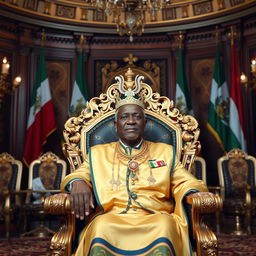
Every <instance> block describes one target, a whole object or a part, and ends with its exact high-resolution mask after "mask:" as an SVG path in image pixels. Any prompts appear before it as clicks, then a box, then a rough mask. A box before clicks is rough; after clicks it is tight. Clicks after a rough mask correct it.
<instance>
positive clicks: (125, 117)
mask: <svg viewBox="0 0 256 256" xmlns="http://www.w3.org/2000/svg"><path fill="white" fill-rule="evenodd" d="M127 117H128V116H127V115H122V116H121V117H120V119H121V120H125V119H127Z"/></svg>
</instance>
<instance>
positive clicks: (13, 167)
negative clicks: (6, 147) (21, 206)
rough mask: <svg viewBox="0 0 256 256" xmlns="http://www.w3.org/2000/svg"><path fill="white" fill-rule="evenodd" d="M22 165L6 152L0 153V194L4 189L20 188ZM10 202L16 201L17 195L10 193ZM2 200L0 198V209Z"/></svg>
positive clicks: (0, 194)
mask: <svg viewBox="0 0 256 256" xmlns="http://www.w3.org/2000/svg"><path fill="white" fill-rule="evenodd" d="M22 170H23V165H22V162H21V161H19V160H17V159H15V158H14V157H13V156H12V155H10V154H8V153H7V152H4V153H1V154H0V196H2V193H3V192H5V191H7V190H8V191H12V190H16V191H18V190H20V186H21V177H22ZM10 200H11V203H18V202H19V198H18V196H14V194H11V197H10ZM2 203H3V201H2V200H1V198H0V210H1V207H2Z"/></svg>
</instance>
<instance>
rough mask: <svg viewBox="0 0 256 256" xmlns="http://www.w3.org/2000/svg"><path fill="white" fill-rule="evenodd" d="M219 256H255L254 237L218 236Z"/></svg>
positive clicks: (255, 245)
mask: <svg viewBox="0 0 256 256" xmlns="http://www.w3.org/2000/svg"><path fill="white" fill-rule="evenodd" d="M218 241H219V256H256V235H251V236H235V235H219V236H218Z"/></svg>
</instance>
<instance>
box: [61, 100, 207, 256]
mask: <svg viewBox="0 0 256 256" xmlns="http://www.w3.org/2000/svg"><path fill="white" fill-rule="evenodd" d="M145 126H146V119H145V113H144V105H143V103H142V102H141V101H140V100H139V99H137V98H135V97H134V95H130V96H129V95H128V96H127V95H126V98H125V99H121V100H119V101H118V102H117V104H116V118H115V127H116V131H117V133H118V135H119V141H117V142H113V143H108V144H103V145H96V146H93V147H91V148H90V149H89V153H88V155H87V157H86V159H85V161H84V162H83V164H82V165H81V166H80V167H79V168H78V169H77V170H75V171H74V172H73V173H71V174H69V175H68V176H66V178H65V179H64V181H63V182H62V190H64V189H67V188H70V186H71V190H70V191H71V209H72V212H73V213H74V214H75V215H76V217H77V218H80V219H84V218H85V217H86V216H87V215H89V214H90V212H91V211H92V210H93V208H94V207H95V204H94V202H93V194H94V196H95V198H96V201H97V204H98V206H99V207H98V208H100V211H96V213H94V214H92V218H91V221H90V222H89V224H88V225H87V226H86V227H85V228H84V230H83V232H82V233H81V235H80V242H79V246H78V248H77V250H76V254H75V255H76V256H84V255H155V254H159V255H177V256H188V255H192V250H191V245H190V242H189V232H188V223H187V218H186V213H185V211H184V208H183V204H182V202H183V199H184V197H185V196H186V195H188V194H189V193H193V192H197V191H207V188H206V186H205V185H204V183H203V182H202V181H199V180H197V179H196V178H195V177H194V176H193V175H191V174H190V173H189V172H188V171H187V170H186V169H185V168H184V167H183V166H182V164H181V163H180V162H179V159H177V158H176V157H175V155H174V150H173V148H172V146H171V145H167V144H164V143H153V142H149V141H146V140H144V139H143V134H144V129H145ZM70 184H71V185H70ZM92 193H93V194H92Z"/></svg>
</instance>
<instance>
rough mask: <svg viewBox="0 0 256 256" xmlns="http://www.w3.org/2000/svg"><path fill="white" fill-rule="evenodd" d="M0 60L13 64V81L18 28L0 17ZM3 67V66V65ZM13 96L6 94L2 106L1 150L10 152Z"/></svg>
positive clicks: (0, 126) (10, 77)
mask: <svg viewBox="0 0 256 256" xmlns="http://www.w3.org/2000/svg"><path fill="white" fill-rule="evenodd" d="M0 22H1V26H0V49H1V50H0V61H1V65H2V60H3V58H4V57H7V59H8V61H9V62H10V64H11V67H10V75H9V76H8V79H9V81H10V82H11V81H12V78H13V72H14V70H15V66H14V64H13V61H14V60H13V52H14V49H15V42H14V40H15V38H16V36H15V32H16V29H15V27H14V26H13V25H12V24H8V23H7V22H5V21H4V20H2V19H0ZM1 67H2V66H1ZM10 106H11V97H10V96H9V95H5V96H4V99H3V104H2V106H1V108H0V152H4V151H6V152H8V153H10V146H9V137H10V130H11V123H10V120H11V107H10Z"/></svg>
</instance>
